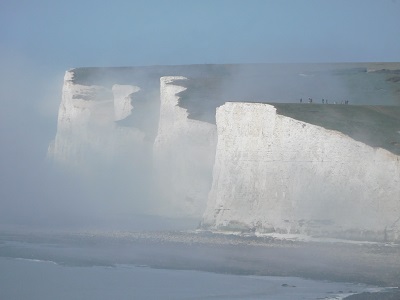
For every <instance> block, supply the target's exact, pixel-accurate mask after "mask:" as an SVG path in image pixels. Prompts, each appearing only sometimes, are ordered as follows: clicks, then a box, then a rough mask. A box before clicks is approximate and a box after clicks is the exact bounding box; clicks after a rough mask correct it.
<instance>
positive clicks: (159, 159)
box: [153, 76, 216, 216]
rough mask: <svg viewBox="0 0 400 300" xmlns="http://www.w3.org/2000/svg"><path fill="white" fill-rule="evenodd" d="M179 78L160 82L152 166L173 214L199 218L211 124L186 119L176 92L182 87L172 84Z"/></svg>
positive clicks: (210, 154)
mask: <svg viewBox="0 0 400 300" xmlns="http://www.w3.org/2000/svg"><path fill="white" fill-rule="evenodd" d="M177 80H186V78H185V77H182V76H167V77H162V78H161V79H160V101H161V104H160V120H159V126H158V134H157V137H156V139H155V142H154V152H153V153H154V162H155V163H154V165H155V168H156V169H157V172H158V177H159V180H158V182H159V188H160V189H161V190H162V192H161V195H163V197H165V201H166V202H167V206H169V209H168V210H169V213H170V214H172V215H189V216H200V215H201V214H202V213H203V212H204V209H205V205H206V201H205V199H207V195H208V192H209V190H210V187H211V180H212V178H211V173H212V166H213V163H214V153H215V145H216V127H215V125H213V124H210V123H206V122H201V121H197V120H193V119H188V113H187V110H186V109H184V108H182V107H180V106H179V96H178V95H177V94H178V93H179V92H182V91H184V90H186V88H185V87H182V86H179V85H176V84H174V81H177Z"/></svg>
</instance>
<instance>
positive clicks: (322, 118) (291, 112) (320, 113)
mask: <svg viewBox="0 0 400 300" xmlns="http://www.w3.org/2000/svg"><path fill="white" fill-rule="evenodd" d="M271 105H273V106H274V107H275V108H276V109H277V114H279V115H283V116H287V117H290V118H293V119H296V120H299V121H303V122H306V123H310V124H313V125H317V126H321V127H324V128H326V129H330V130H336V131H339V132H342V133H343V134H345V135H348V136H349V137H351V138H353V139H354V140H357V141H360V142H363V143H365V144H367V145H370V146H372V147H379V148H383V149H386V150H388V151H390V152H392V153H394V154H396V155H400V106H373V105H345V104H336V105H335V104H328V105H327V104H309V103H303V104H282V103H271Z"/></svg>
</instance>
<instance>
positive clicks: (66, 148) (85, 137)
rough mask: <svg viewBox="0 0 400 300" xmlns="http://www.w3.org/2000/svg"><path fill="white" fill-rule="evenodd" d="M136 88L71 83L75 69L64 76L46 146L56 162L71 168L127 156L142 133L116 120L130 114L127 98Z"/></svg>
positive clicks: (128, 98)
mask: <svg viewBox="0 0 400 300" xmlns="http://www.w3.org/2000/svg"><path fill="white" fill-rule="evenodd" d="M139 89H140V88H139V87H136V86H127V85H114V87H113V88H112V90H110V89H108V88H106V87H104V86H98V85H81V84H77V83H75V82H74V70H70V71H67V72H66V73H65V77H64V86H63V91H62V101H61V104H60V107H59V112H58V124H57V135H56V137H55V140H54V141H53V143H52V144H51V145H50V147H49V152H48V154H49V156H51V157H52V158H53V159H54V160H55V161H57V162H59V163H63V164H65V165H69V166H74V167H83V166H85V165H87V164H90V163H93V164H96V163H97V162H98V161H102V162H103V163H110V164H111V163H113V162H115V161H116V160H118V159H119V158H120V157H125V156H126V155H130V153H129V152H131V151H132V148H134V147H135V145H136V143H138V142H141V141H142V140H143V137H144V134H143V133H142V132H140V130H138V129H136V128H129V127H122V126H118V125H117V124H116V122H115V121H117V120H121V119H124V118H126V117H127V116H129V114H130V113H131V110H132V106H131V104H130V97H131V95H132V94H133V93H135V92H136V91H139Z"/></svg>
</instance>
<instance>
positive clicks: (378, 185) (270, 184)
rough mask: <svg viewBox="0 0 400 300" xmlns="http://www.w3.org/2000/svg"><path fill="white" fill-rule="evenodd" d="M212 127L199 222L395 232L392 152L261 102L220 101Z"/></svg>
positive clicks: (398, 234) (326, 232)
mask: <svg viewBox="0 0 400 300" xmlns="http://www.w3.org/2000/svg"><path fill="white" fill-rule="evenodd" d="M305 105H308V104H305ZM311 106H312V105H311ZM327 113H329V112H327ZM217 128H218V145H217V151H216V158H215V165H214V173H213V185H212V189H211V192H210V195H209V200H208V204H207V209H206V211H205V214H204V217H203V225H204V226H205V227H208V228H214V229H229V230H237V229H239V230H255V231H258V232H281V233H304V234H311V235H323V236H331V237H332V236H335V237H347V238H365V239H377V240H383V239H387V240H399V238H400V156H398V155H396V154H394V153H391V152H389V151H387V150H384V149H381V148H373V147H370V146H368V145H366V144H364V143H361V142H358V141H355V140H354V139H352V138H350V137H349V136H347V135H345V134H343V133H341V132H339V131H335V130H330V129H325V128H323V127H321V126H316V125H312V124H310V123H306V122H303V121H299V120H296V119H294V118H291V117H287V116H285V115H282V114H278V113H277V110H276V108H275V107H274V106H273V105H268V104H250V103H226V104H225V105H223V106H221V107H219V108H218V110H217ZM393 130H395V128H393Z"/></svg>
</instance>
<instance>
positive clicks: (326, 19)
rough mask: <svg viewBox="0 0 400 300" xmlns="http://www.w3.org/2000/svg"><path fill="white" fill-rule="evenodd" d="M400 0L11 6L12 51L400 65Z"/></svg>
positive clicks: (149, 61)
mask: <svg viewBox="0 0 400 300" xmlns="http://www.w3.org/2000/svg"><path fill="white" fill-rule="evenodd" d="M399 36H400V1H396V0H246V1H244V0H241V1H237V0H198V1H194V0H169V1H166V0H164V1H162V0H146V1H144V0H143V1H123V0H114V1H95V0H89V1H85V0H80V1H76V0H69V1H57V0H49V1H46V0H38V1H22V0H19V1H18V0H3V1H1V4H0V45H1V50H2V52H4V53H8V55H10V53H12V56H13V57H17V56H21V57H23V58H24V59H27V60H29V61H32V62H33V63H35V64H41V65H49V66H60V67H61V66H62V67H63V68H66V67H76V66H120V65H153V64H189V63H240V62H338V61H340V62H341V61H346V62H347V61H400V38H399Z"/></svg>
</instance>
